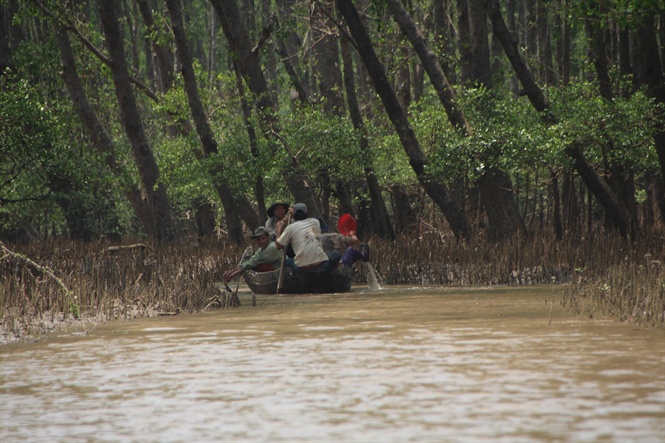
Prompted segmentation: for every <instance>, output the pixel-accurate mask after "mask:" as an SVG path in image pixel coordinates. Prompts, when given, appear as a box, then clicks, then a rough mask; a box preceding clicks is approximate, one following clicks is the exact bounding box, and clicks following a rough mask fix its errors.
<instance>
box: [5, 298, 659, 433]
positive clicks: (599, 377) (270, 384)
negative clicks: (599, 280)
mask: <svg viewBox="0 0 665 443" xmlns="http://www.w3.org/2000/svg"><path fill="white" fill-rule="evenodd" d="M556 291H558V289H554V290H553V289H551V288H544V287H539V288H496V287H494V288H485V289H459V288H458V289H453V288H420V287H419V288H408V287H390V288H386V289H382V290H380V291H369V290H367V289H362V290H358V291H354V292H352V293H349V294H344V295H335V296H332V295H314V296H280V297H274V296H259V297H257V306H256V307H252V306H251V302H250V299H251V295H250V294H249V293H247V292H245V293H242V292H241V294H240V297H241V301H243V305H242V306H241V307H239V308H235V309H231V310H224V311H214V312H207V313H202V314H199V315H194V316H186V317H184V316H183V317H176V318H173V317H170V318H159V319H153V320H145V321H133V322H120V323H113V324H106V325H102V326H98V327H97V328H96V329H94V330H92V331H89V334H88V335H87V336H85V337H78V336H66V337H60V338H51V339H49V340H46V341H44V342H42V343H36V344H25V345H11V346H8V347H4V348H2V349H1V354H0V363H1V368H0V400H1V402H0V441H2V442H3V443H7V442H18V441H49V442H55V441H63V442H64V441H66V442H79V441H80V442H83V441H85V442H101V441H107V442H117V441H140V442H146V441H154V442H171V441H172V442H184V441H187V442H202V441H260V442H274V441H289V442H291V441H311V442H321V441H344V442H361V441H362V442H365V441H371V442H379V441H380V442H408V441H413V442H422V441H436V442H440V441H447V442H470V441H472V442H503V441H505V442H511V443H512V442H520V441H524V442H573V441H575V442H576V441H580V442H582V441H584V442H589V441H603V442H662V441H665V369H664V368H665V366H664V363H665V346H664V345H665V336H664V335H663V333H662V332H658V331H644V330H638V329H636V328H634V327H631V326H629V325H624V324H618V323H615V322H610V321H606V322H598V321H597V322H589V321H585V320H579V319H575V318H571V317H566V316H565V315H563V314H562V312H561V307H560V306H559V299H560V293H558V292H556Z"/></svg>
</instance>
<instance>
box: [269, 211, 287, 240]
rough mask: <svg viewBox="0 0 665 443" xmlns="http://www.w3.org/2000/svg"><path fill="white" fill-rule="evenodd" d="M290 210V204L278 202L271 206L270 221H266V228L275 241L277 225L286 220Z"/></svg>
mask: <svg viewBox="0 0 665 443" xmlns="http://www.w3.org/2000/svg"><path fill="white" fill-rule="evenodd" d="M288 210H289V204H288V203H284V202H277V203H273V204H272V205H270V207H269V208H268V210H267V211H266V212H267V213H268V220H266V223H265V228H266V229H267V230H268V231H269V232H270V239H271V240H275V238H276V235H275V230H276V229H277V223H279V222H280V221H282V220H284V218H285V217H286V213H287V211H288Z"/></svg>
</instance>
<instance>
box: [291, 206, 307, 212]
mask: <svg viewBox="0 0 665 443" xmlns="http://www.w3.org/2000/svg"><path fill="white" fill-rule="evenodd" d="M293 213H294V214H307V205H306V204H304V203H296V204H295V205H293Z"/></svg>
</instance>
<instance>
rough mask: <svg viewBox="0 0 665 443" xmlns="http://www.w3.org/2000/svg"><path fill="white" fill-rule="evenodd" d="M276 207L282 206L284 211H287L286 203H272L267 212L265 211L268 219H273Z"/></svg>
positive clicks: (287, 205)
mask: <svg viewBox="0 0 665 443" xmlns="http://www.w3.org/2000/svg"><path fill="white" fill-rule="evenodd" d="M277 206H284V209H286V210H287V211H288V210H289V204H288V203H284V202H278V203H273V204H272V205H270V207H269V208H268V211H267V212H268V217H274V216H275V208H276V207H277Z"/></svg>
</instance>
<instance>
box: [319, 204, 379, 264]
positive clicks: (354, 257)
mask: <svg viewBox="0 0 665 443" xmlns="http://www.w3.org/2000/svg"><path fill="white" fill-rule="evenodd" d="M317 219H318V220H319V224H320V225H321V246H323V250H324V251H325V252H326V254H328V257H330V258H331V260H334V257H335V255H333V252H336V253H337V256H339V257H341V261H342V264H343V265H344V269H343V271H344V272H350V271H351V269H352V267H353V264H354V263H356V262H358V261H364V262H367V261H369V245H368V244H367V243H364V242H363V243H360V240H359V239H358V235H357V233H356V231H350V232H349V235H343V234H341V233H339V232H330V228H329V227H328V225H327V224H326V222H324V221H323V219H322V218H318V217H317ZM358 248H359V249H358ZM339 260H340V259H339V258H338V259H337V261H338V262H339Z"/></svg>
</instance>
